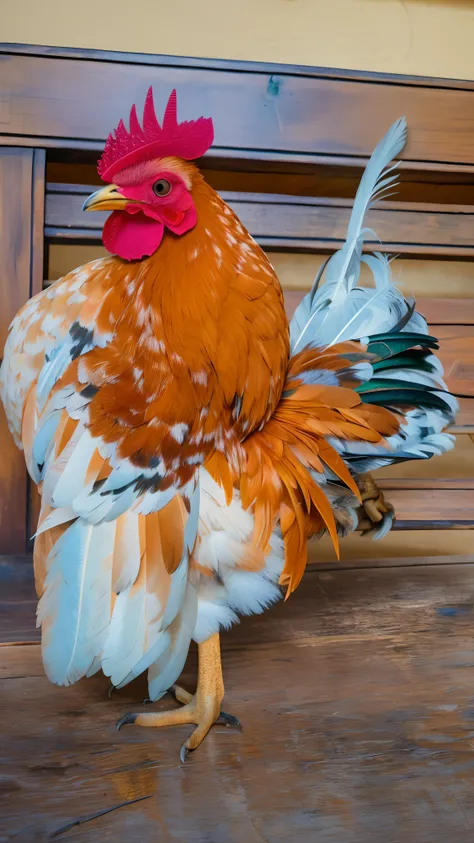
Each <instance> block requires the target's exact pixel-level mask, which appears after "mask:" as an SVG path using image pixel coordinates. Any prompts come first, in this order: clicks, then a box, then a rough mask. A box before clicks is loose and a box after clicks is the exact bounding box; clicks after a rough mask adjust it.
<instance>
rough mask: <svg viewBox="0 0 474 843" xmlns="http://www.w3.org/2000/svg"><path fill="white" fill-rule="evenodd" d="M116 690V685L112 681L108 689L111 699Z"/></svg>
mask: <svg viewBox="0 0 474 843" xmlns="http://www.w3.org/2000/svg"><path fill="white" fill-rule="evenodd" d="M114 691H115V685H112V683H110V685H109V690H108V691H107V696H108V698H109V700H110V697H111V696H112V694H113V692H114Z"/></svg>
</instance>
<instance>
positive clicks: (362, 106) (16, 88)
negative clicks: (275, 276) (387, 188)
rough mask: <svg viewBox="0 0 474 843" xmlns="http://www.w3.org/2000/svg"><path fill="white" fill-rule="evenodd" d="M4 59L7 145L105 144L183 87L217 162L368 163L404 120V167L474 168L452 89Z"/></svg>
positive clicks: (467, 130)
mask: <svg viewBox="0 0 474 843" xmlns="http://www.w3.org/2000/svg"><path fill="white" fill-rule="evenodd" d="M5 49H6V51H5V52H4V54H3V57H2V63H1V66H2V76H3V81H2V88H3V89H4V102H5V104H6V105H5V108H4V116H3V124H2V130H3V133H4V134H5V135H12V136H18V135H21V136H23V137H25V138H28V137H30V138H31V139H33V138H38V137H44V138H49V139H53V140H56V141H63V142H70V141H80V142H81V144H82V145H84V142H87V141H89V142H97V141H99V142H101V141H104V140H105V138H106V136H107V134H108V132H109V131H110V129H111V127H113V126H115V125H116V124H117V122H118V120H119V119H120V118H121V117H126V115H127V113H128V109H129V108H130V103H132V102H135V101H136V100H143V98H144V95H145V92H146V89H147V87H148V86H149V85H150V84H153V85H154V86H155V91H156V101H157V108H158V111H159V112H160V111H161V110H162V109H163V107H164V104H165V99H166V96H167V92H168V91H169V90H171V89H172V88H173V87H177V88H178V90H179V91H180V116H181V118H182V119H183V118H186V117H191V116H194V115H195V109H196V103H199V112H200V113H205V114H211V115H212V116H213V118H214V121H215V130H216V141H215V149H214V150H213V154H214V155H215V154H216V153H217V152H220V153H221V154H223V155H224V156H227V157H229V156H230V157H235V153H236V152H238V153H239V154H246V155H247V156H249V157H256V158H262V157H269V158H271V159H273V160H278V159H279V158H283V159H284V158H285V157H288V156H293V157H294V158H295V159H298V160H300V161H304V160H307V161H310V160H311V159H312V158H314V156H318V155H327V156H340V157H343V158H344V157H346V156H352V157H366V156H368V155H369V154H370V152H371V151H372V149H373V147H374V146H375V144H376V142H377V141H378V140H379V138H380V137H381V136H382V135H383V133H384V132H385V131H386V129H387V126H389V125H390V123H392V122H393V121H394V120H395V119H397V118H398V117H400V116H401V115H402V114H405V115H406V117H407V120H408V124H409V126H410V136H409V140H408V144H407V147H406V149H405V151H404V153H403V156H404V158H405V159H406V160H410V161H412V162H416V165H417V167H424V166H431V167H435V168H438V169H442V167H443V166H445V164H452V165H457V166H461V167H464V168H465V167H466V165H470V166H471V167H472V165H473V164H474V153H473V148H472V143H471V140H472V135H473V133H474V93H473V91H472V90H463V89H460V88H459V87H457V86H454V85H452V86H451V87H449V88H446V87H431V86H429V85H424V84H423V80H419V81H418V83H414V84H409V85H407V84H403V83H401V82H400V81H398V80H397V81H396V82H392V80H388V84H384V82H386V81H387V80H386V79H382V78H380V80H379V82H378V83H376V84H367V82H366V81H365V80H364V81H353V80H351V79H344V78H328V71H321V70H317V69H313V70H312V69H310V68H308V69H307V70H306V73H305V75H298V74H296V73H293V72H292V70H291V68H285V67H284V66H281V67H279V69H278V71H274V70H272V71H271V72H269V71H268V69H267V68H266V67H265V66H264V65H263V66H259V65H254V66H251V67H250V68H248V67H246V66H245V64H243V63H242V64H240V63H239V65H238V66H236V69H232V70H227V69H224V68H217V67H215V66H213V65H212V63H209V62H208V63H207V66H204V67H203V66H202V63H201V62H196V61H193V60H188V62H184V61H183V60H181V62H180V63H179V64H174V63H172V61H169V60H166V59H163V58H160V57H157V58H156V59H155V62H156V63H154V64H146V65H144V64H137V63H134V64H131V63H126V62H125V61H124V62H110V61H108V60H105V61H101V60H100V58H99V55H98V54H97V53H96V54H95V56H94V58H93V59H91V60H88V61H87V62H85V61H84V57H81V59H75V58H69V57H64V58H63V57H61V56H60V55H58V54H57V55H44V56H35V55H23V56H22V55H16V54H14V53H13V52H7V51H8V46H6V48H5ZM105 58H106V59H107V57H106V56H105ZM209 64H210V65H211V66H209ZM465 87H466V86H465ZM12 102H15V103H16V105H15V108H11V107H10V105H9V104H10V103H12ZM229 102H231V103H232V108H228V107H227V106H228V103H229ZM308 115H317V120H313V119H308ZM440 162H442V164H440ZM460 162H461V163H460Z"/></svg>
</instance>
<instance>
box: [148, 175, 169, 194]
mask: <svg viewBox="0 0 474 843" xmlns="http://www.w3.org/2000/svg"><path fill="white" fill-rule="evenodd" d="M152 190H153V193H154V194H155V195H156V196H167V195H168V193H169V192H170V190H171V185H170V183H169V181H167V180H166V179H158V181H156V182H155V184H154V185H153V187H152Z"/></svg>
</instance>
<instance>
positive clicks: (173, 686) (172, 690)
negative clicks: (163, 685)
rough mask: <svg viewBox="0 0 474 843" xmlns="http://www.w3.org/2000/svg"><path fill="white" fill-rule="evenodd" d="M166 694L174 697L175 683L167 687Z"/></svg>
mask: <svg viewBox="0 0 474 843" xmlns="http://www.w3.org/2000/svg"><path fill="white" fill-rule="evenodd" d="M168 694H171V696H172V697H174V699H176V685H171V687H170V688H168Z"/></svg>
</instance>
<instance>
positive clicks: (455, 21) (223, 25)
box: [0, 0, 474, 79]
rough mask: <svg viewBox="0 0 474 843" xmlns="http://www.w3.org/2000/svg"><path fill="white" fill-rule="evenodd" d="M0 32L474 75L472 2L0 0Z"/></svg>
mask: <svg viewBox="0 0 474 843" xmlns="http://www.w3.org/2000/svg"><path fill="white" fill-rule="evenodd" d="M0 38H1V40H2V41H10V42H15V41H16V42H26V43H30V44H48V45H59V46H74V47H95V48H102V49H108V50H124V51H125V50H128V51H133V52H149V53H166V54H170V55H188V56H217V57H224V58H237V59H252V60H256V61H276V62H285V63H299V64H310V65H311V64H312V65H322V66H327V67H343V68H351V69H365V70H379V71H387V72H393V73H408V74H420V75H428V76H445V77H456V78H461V79H473V78H474V2H473V0H3V3H2V12H1V20H0Z"/></svg>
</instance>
